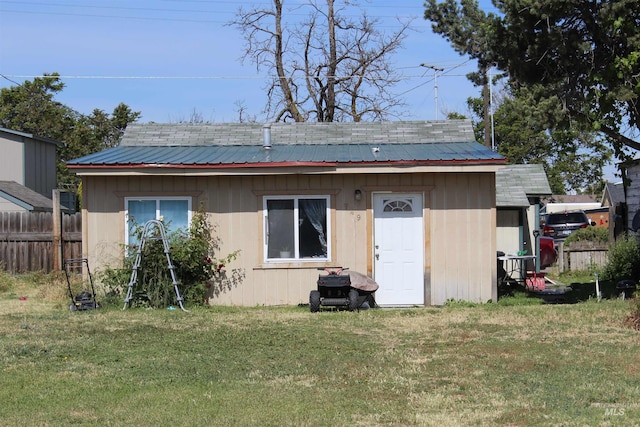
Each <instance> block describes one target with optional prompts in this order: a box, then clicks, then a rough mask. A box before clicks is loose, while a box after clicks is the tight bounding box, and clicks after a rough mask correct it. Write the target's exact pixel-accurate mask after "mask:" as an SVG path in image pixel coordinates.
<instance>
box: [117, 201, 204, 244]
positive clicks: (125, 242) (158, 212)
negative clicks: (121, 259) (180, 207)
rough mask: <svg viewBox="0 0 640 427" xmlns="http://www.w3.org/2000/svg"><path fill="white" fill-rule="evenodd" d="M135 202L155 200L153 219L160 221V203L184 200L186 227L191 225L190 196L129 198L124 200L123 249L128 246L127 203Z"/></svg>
mask: <svg viewBox="0 0 640 427" xmlns="http://www.w3.org/2000/svg"><path fill="white" fill-rule="evenodd" d="M132 200H133V201H136V200H155V202H156V216H155V219H160V216H161V215H160V201H163V200H186V202H187V225H189V224H191V219H192V218H193V210H192V202H193V197H191V196H129V197H125V198H124V244H125V247H127V246H128V245H129V202H130V201H132Z"/></svg>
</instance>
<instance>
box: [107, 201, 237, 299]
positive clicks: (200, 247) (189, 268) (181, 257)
mask: <svg viewBox="0 0 640 427" xmlns="http://www.w3.org/2000/svg"><path fill="white" fill-rule="evenodd" d="M137 232H138V233H139V234H140V235H141V234H142V227H138V230H137ZM167 240H168V242H169V251H170V257H171V261H172V263H173V265H174V267H175V269H174V272H175V275H176V280H177V282H178V289H179V291H180V294H181V296H182V298H183V300H184V301H185V302H187V303H191V304H203V303H207V302H208V299H209V298H210V297H211V296H213V295H219V294H220V293H221V292H224V291H225V290H228V289H231V288H232V287H235V286H237V285H238V284H239V283H240V282H241V281H242V279H243V278H244V271H243V270H242V269H232V270H230V271H227V269H226V266H227V265H228V264H229V263H231V262H232V261H233V260H235V259H236V258H237V256H238V253H239V251H235V252H232V253H231V254H229V255H226V256H224V257H220V258H218V257H216V254H217V253H218V251H219V249H220V240H219V238H217V237H216V236H215V235H214V229H213V227H212V226H211V225H210V224H209V222H208V221H207V214H206V212H205V211H204V209H203V208H202V207H201V208H200V210H198V212H196V213H194V215H193V218H192V219H191V224H190V225H189V230H188V231H187V232H186V233H185V232H183V231H177V232H174V233H170V234H169V235H168V236H167ZM136 251H137V247H129V248H127V253H129V254H131V255H130V256H128V257H127V258H126V259H125V260H124V265H123V267H122V268H118V269H113V268H107V269H106V270H104V271H103V272H101V273H100V278H101V282H102V283H103V285H104V286H105V290H106V296H107V299H108V300H110V301H115V300H116V299H121V298H122V297H123V295H124V294H125V293H126V292H127V289H128V284H129V280H130V277H131V272H132V268H133V262H134V261H135V255H136ZM168 265H169V264H168V261H167V256H166V254H165V252H164V245H163V242H162V240H161V239H153V238H152V239H147V240H146V242H145V246H144V251H143V253H142V257H141V262H140V267H139V269H138V276H137V282H136V285H135V293H134V299H133V301H132V305H146V306H150V307H154V308H158V307H166V306H169V305H172V304H175V303H177V301H176V293H175V289H174V284H173V278H172V276H171V271H170V270H169V267H168Z"/></svg>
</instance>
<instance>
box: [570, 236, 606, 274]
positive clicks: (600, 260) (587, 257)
mask: <svg viewBox="0 0 640 427" xmlns="http://www.w3.org/2000/svg"><path fill="white" fill-rule="evenodd" d="M608 254H609V247H608V245H606V244H601V245H597V244H593V243H591V242H573V243H571V245H566V246H565V245H564V244H563V243H560V244H559V245H558V268H559V270H560V272H562V271H588V270H590V269H592V268H602V267H604V266H605V264H606V263H607V259H608V258H607V256H608Z"/></svg>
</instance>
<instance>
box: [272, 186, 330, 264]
mask: <svg viewBox="0 0 640 427" xmlns="http://www.w3.org/2000/svg"><path fill="white" fill-rule="evenodd" d="M329 200H330V197H329V196H265V197H264V199H263V212H264V253H265V259H266V260H267V261H278V260H289V261H291V260H300V261H324V260H328V259H330V257H331V239H330V236H331V230H330V221H329Z"/></svg>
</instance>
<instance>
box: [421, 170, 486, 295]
mask: <svg viewBox="0 0 640 427" xmlns="http://www.w3.org/2000/svg"><path fill="white" fill-rule="evenodd" d="M431 206H432V208H431V220H432V224H431V232H432V265H433V268H432V276H431V283H432V285H431V293H432V298H431V302H432V304H442V303H444V302H446V301H447V300H449V299H454V300H458V299H460V300H466V301H476V302H486V301H488V300H493V301H496V300H497V293H496V287H495V283H496V234H495V224H496V210H495V176H494V175H493V174H438V175H437V177H436V184H435V189H434V191H433V193H432V205H431Z"/></svg>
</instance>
